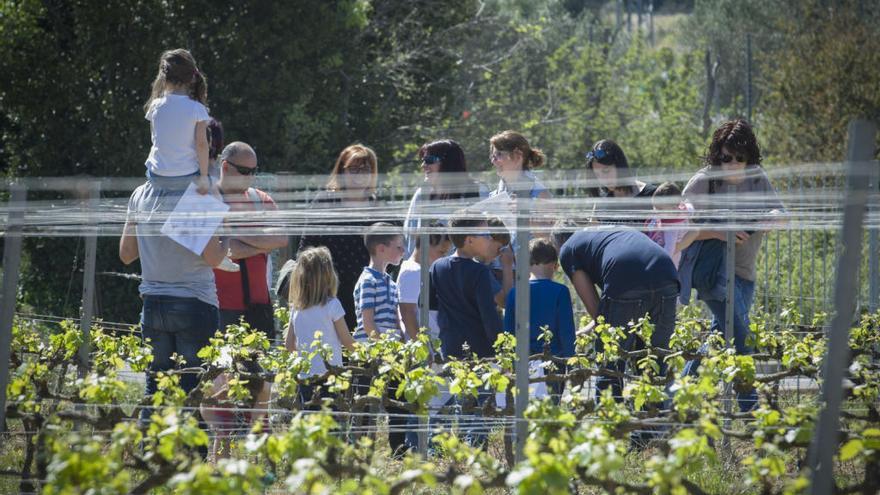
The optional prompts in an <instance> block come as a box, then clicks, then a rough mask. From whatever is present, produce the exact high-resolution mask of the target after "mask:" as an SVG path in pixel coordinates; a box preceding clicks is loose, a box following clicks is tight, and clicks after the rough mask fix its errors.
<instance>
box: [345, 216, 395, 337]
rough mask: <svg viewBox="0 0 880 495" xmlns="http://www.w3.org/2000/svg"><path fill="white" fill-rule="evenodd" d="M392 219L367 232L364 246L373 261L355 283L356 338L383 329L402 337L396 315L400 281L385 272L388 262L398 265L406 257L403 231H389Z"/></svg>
mask: <svg viewBox="0 0 880 495" xmlns="http://www.w3.org/2000/svg"><path fill="white" fill-rule="evenodd" d="M389 229H394V226H393V225H391V224H390V223H385V222H377V223H374V224H373V225H371V226H370V227H369V229H368V230H367V233H366V234H365V235H364V246H366V248H367V251H368V252H369V253H370V265H369V266H365V267H364V270H363V271H362V272H361V276H360V278H359V279H358V281H357V284H356V285H355V287H354V308H355V314H356V315H357V329H356V330H355V332H354V338H355V340H357V341H359V342H366V341H367V339H368V338H373V339H378V338H379V337H380V336H381V335H382V334H383V333H390V334H392V336H393V337H394V338H400V337H402V335H401V333H400V322H399V320H398V318H397V284H396V283H394V280H391V276H390V275H388V274H387V273H385V270H386V269H387V268H388V265H397V264H399V263H400V260H401V259H403V252H404V247H403V233H402V232H401V233H397V232H388V230H389Z"/></svg>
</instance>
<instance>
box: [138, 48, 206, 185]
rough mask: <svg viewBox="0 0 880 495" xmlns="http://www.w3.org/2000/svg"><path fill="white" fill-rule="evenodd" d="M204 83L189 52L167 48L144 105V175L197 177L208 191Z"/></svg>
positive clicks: (197, 182) (197, 180)
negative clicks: (147, 132)
mask: <svg viewBox="0 0 880 495" xmlns="http://www.w3.org/2000/svg"><path fill="white" fill-rule="evenodd" d="M207 101H208V81H207V79H206V78H205V75H204V74H202V72H201V71H200V70H199V68H198V65H196V61H195V59H194V58H193V56H192V54H190V53H189V51H187V50H184V49H182V48H178V49H176V50H168V51H166V52H164V53H162V56H161V57H160V58H159V73H158V74H157V75H156V79H155V80H154V81H153V89H152V92H151V93H150V98H149V100H147V103H146V104H145V105H144V111H145V112H146V119H147V120H149V121H150V138H151V140H152V143H153V145H152V147H151V148H150V154H149V156H148V157H147V161H146V163H145V165H146V167H147V177H152V176H160V177H185V176H195V175H198V178H197V179H196V186H197V188H198V191H199V193H201V194H205V193H207V192H208V188H209V186H210V180H209V179H208V162H209V158H208V154H209V145H208V135H207V129H208V122H209V121H210V120H211V117H210V116H209V115H208V108H207V107H206V106H205V105H206V104H207Z"/></svg>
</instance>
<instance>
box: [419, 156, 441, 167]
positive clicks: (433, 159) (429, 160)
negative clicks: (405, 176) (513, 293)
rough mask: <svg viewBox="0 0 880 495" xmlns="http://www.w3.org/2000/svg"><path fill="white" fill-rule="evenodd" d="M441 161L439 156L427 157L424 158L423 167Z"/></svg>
mask: <svg viewBox="0 0 880 495" xmlns="http://www.w3.org/2000/svg"><path fill="white" fill-rule="evenodd" d="M441 161H442V159H441V158H440V157H439V156H437V155H425V156H423V157H422V165H433V164H435V163H440V162H441Z"/></svg>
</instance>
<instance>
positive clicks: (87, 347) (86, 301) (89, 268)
mask: <svg viewBox="0 0 880 495" xmlns="http://www.w3.org/2000/svg"><path fill="white" fill-rule="evenodd" d="M77 192H78V193H79V194H80V195H82V196H83V202H82V210H83V213H84V215H83V217H84V218H86V219H87V220H86V224H85V225H84V227H85V238H86V242H85V259H84V260H85V266H84V267H83V292H82V313H81V316H80V322H79V325H80V330H81V331H82V336H83V340H82V344H80V346H79V353H78V356H77V361H78V362H77V369H78V373H79V376H80V378H82V377H83V376H85V374H86V373H87V372H88V370H89V367H90V363H89V352H90V351H91V331H92V319H93V317H94V314H95V256H96V252H97V244H98V235H97V234H98V232H97V227H96V225H95V214H94V213H95V212H96V211H97V209H98V198H99V197H100V194H101V183H100V182H98V181H95V180H89V182H88V183H81V184H80V187H79V188H78V191H77Z"/></svg>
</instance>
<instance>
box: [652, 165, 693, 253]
mask: <svg viewBox="0 0 880 495" xmlns="http://www.w3.org/2000/svg"><path fill="white" fill-rule="evenodd" d="M652 204H653V205H654V213H655V215H656V216H654V217H653V218H650V219H649V220H648V221H647V222H646V223H645V228H646V230H645V234H646V235H647V236H648V237H649V238H651V240H652V241H654V242H656V243H657V244H658V245H660V247H662V248H663V249H664V250H665V251H666V253H667V254H668V255H669V257H670V258H672V263H673V264H674V265H675V268H678V265H679V262H681V252H682V251H684V250H685V249H687V247H688V246H690V245H691V244H692V243H693V242H694V239H696V238H697V235H698V234H699V232H698V231H697V230H691V229H688V224H689V222H688V215H690V213H692V212H693V209H694V207H693V206H691V204H690V203H688V202H686V201H684V200H682V199H681V189H679V188H678V186H677V185H675V183H673V182H664V183H663V184H660V185H659V186H657V190H656V191H654V196H653V198H652Z"/></svg>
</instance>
